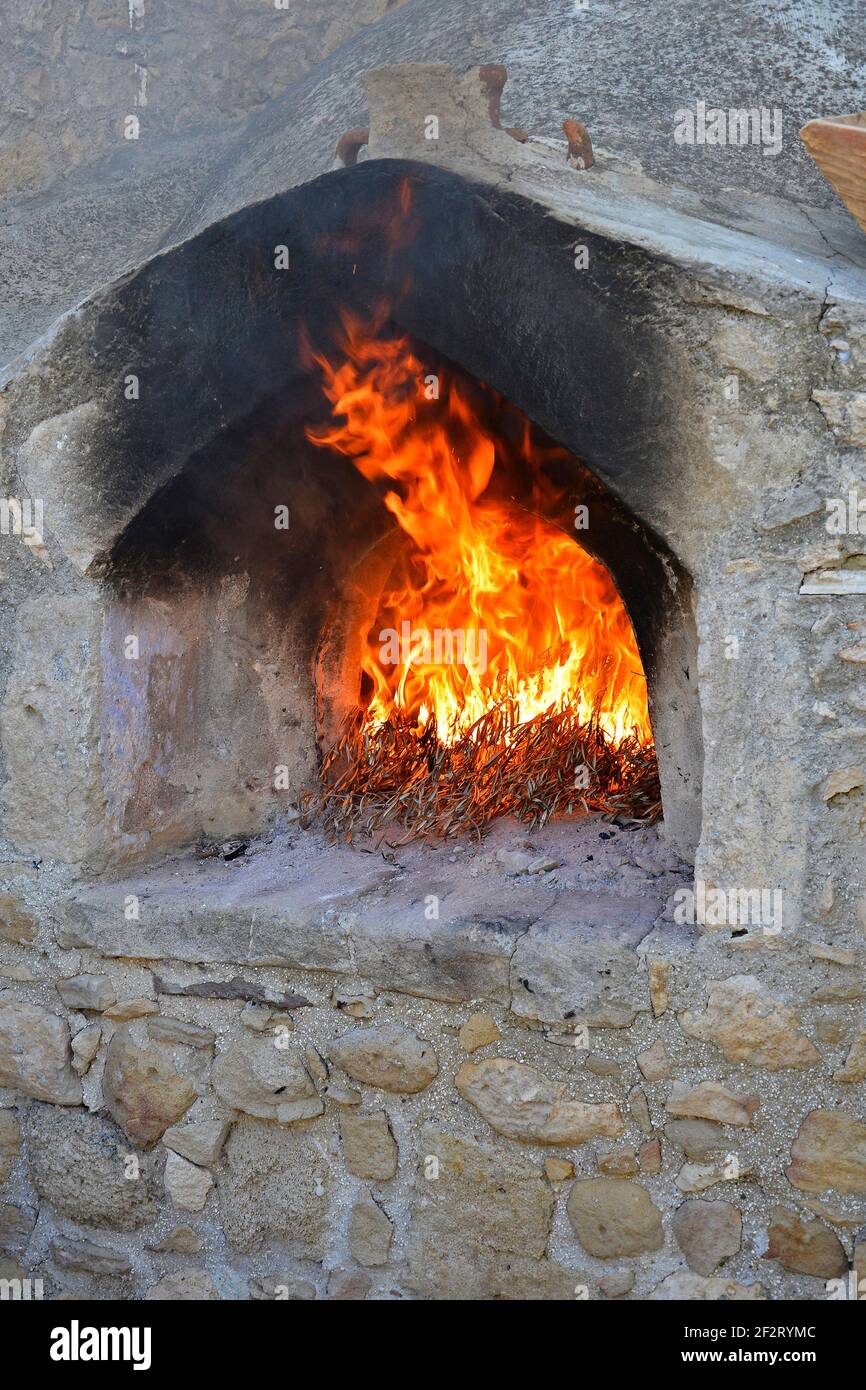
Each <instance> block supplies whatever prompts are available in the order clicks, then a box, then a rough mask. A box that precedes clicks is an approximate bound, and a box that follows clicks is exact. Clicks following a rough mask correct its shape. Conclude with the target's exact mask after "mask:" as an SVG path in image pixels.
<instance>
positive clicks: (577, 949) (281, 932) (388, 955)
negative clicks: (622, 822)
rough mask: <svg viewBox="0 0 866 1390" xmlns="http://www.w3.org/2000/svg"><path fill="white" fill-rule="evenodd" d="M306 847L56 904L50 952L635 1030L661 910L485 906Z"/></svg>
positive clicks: (523, 894)
mask: <svg viewBox="0 0 866 1390" xmlns="http://www.w3.org/2000/svg"><path fill="white" fill-rule="evenodd" d="M315 848H316V852H315V854H314V855H313V856H310V854H309V849H310V846H309V844H305V845H304V847H303V854H304V858H302V857H301V854H300V853H297V852H295V853H294V854H293V853H292V851H290V850H287V849H286V848H285V847H277V846H276V845H271V846H267V847H266V848H264V849H262V850H260V851H259V852H258V853H256V854H254V855H253V856H252V857H251V858H250V859H249V860H248V861H247V862H245V863H242V864H240V865H239V864H238V863H237V861H235V862H234V863H225V862H223V861H222V860H220V859H208V860H194V859H184V860H175V861H172V862H171V863H169V864H166V865H161V866H159V867H157V868H154V869H151V870H148V871H146V872H144V873H142V874H140V875H139V876H137V877H135V878H129V879H125V880H120V881H115V882H111V883H99V884H96V885H92V886H89V887H86V888H81V889H79V890H77V891H76V892H75V893H73V894H71V895H70V896H68V897H66V898H64V899H62V900H61V901H60V902H59V903H58V904H57V905H56V906H55V909H54V918H55V924H56V925H55V934H56V938H57V943H58V945H59V946H61V947H63V948H68V949H80V948H85V949H89V950H93V951H95V952H97V954H99V955H102V956H107V957H122V958H129V959H138V960H152V961H164V960H175V961H184V962H190V963H196V964H204V965H207V964H218V963H219V964H223V963H230V964H237V965H246V966H250V965H253V966H282V967H286V968H289V969H296V970H324V971H328V972H332V973H334V974H352V975H358V976H361V977H362V978H364V979H365V980H369V981H370V982H371V983H373V984H375V985H376V986H378V987H379V988H381V989H387V990H394V991H396V992H398V993H403V994H410V995H417V996H420V997H423V998H428V999H437V1000H442V1001H444V1002H455V1003H456V1002H460V1001H463V1000H469V999H485V1000H489V1001H491V1002H493V1003H500V1004H505V1005H510V1004H511V1001H512V997H513V995H515V994H516V995H517V997H518V998H519V1006H516V1008H515V1011H516V1012H517V1013H518V1015H519V1016H520V1017H521V1018H524V1019H526V1020H527V1021H536V1022H539V1023H542V1024H544V1025H547V1026H554V1027H555V1026H558V1027H566V1028H568V1027H569V1026H573V1023H570V1022H569V1019H570V1018H571V1017H573V1013H574V1011H575V1010H576V1011H578V1012H579V1013H580V1014H581V1016H586V1014H587V1011H593V1010H594V1011H595V1015H596V1020H597V1023H598V1024H599V1025H600V1026H604V1025H605V1021H606V1019H607V1017H608V1014H609V1013H610V1008H609V1006H611V1005H613V1004H615V1005H616V1006H617V1007H619V1006H622V1008H624V1009H625V1010H626V1012H628V1011H629V1010H630V1011H631V1013H630V1017H631V1018H633V1017H634V1012H635V1006H634V1003H633V999H632V990H631V984H632V981H633V979H634V977H635V975H636V972H637V956H636V953H635V948H636V947H637V945H638V943H639V942H640V941H641V940H642V939H643V937H644V936H645V935H646V934H647V933H648V932H649V931H651V930H652V927H653V923H654V922H655V920H656V919H657V918H658V916H659V915H660V913H661V911H662V908H663V905H664V904H663V901H662V900H661V898H660V897H655V896H650V897H647V898H624V897H619V896H617V895H616V894H613V893H599V892H580V891H568V892H566V891H564V890H561V889H560V890H553V889H551V888H547V887H544V886H542V885H539V884H537V883H533V884H531V885H529V884H527V883H526V882H525V880H524V881H523V882H521V881H519V880H507V881H506V882H505V883H504V884H503V885H502V890H501V892H497V893H496V894H495V897H496V901H491V897H492V894H491V888H490V885H489V884H486V883H484V882H483V881H479V880H472V879H471V878H467V876H466V874H465V872H464V871H463V868H462V866H461V865H459V864H456V865H452V864H450V863H449V864H447V865H444V866H443V864H442V863H441V861H437V863H436V867H435V871H432V872H424V871H423V870H422V869H420V868H419V867H417V866H416V867H413V868H412V869H411V870H409V871H401V870H400V869H398V868H397V867H395V866H393V865H390V864H387V863H385V862H384V861H383V860H382V859H381V857H379V856H377V855H368V854H364V853H361V852H358V851H354V850H349V849H341V848H326V847H323V846H316V847H315ZM311 857H312V859H313V862H309V861H310V859H311ZM645 993H646V991H645V989H643V990H642V991H641V994H642V995H643V994H645ZM613 1014H614V1015H616V1009H614V1010H613ZM608 1023H609V1020H608ZM609 1026H610V1024H609ZM612 1026H619V1025H618V1024H617V1023H616V1022H614V1023H613V1024H612Z"/></svg>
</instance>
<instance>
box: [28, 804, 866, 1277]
mask: <svg viewBox="0 0 866 1390" xmlns="http://www.w3.org/2000/svg"><path fill="white" fill-rule="evenodd" d="M302 838H303V837H302ZM573 840H574V835H573V832H572V833H571V842H572V843H573ZM290 841H291V836H290ZM568 843H569V841H568V839H567V838H566V837H564V836H560V837H559V839H554V841H553V842H548V852H547V854H546V856H544V857H543V858H542V857H541V856H539V854H538V849H539V847H540V844H541V842H538V841H536V842H535V844H534V847H533V841H532V840H531V838H530V840H529V841H527V838H526V836H525V835H521V834H519V833H517V832H515V831H514V830H508V829H507V828H504V827H500V828H499V830H498V831H497V832H496V834H495V835H494V837H493V840H492V842H491V843H489V844H487V845H485V846H484V847H482V848H481V849H479V850H478V851H477V852H473V851H471V850H464V851H462V852H461V853H458V854H455V855H454V856H453V857H452V859H453V862H451V863H450V864H448V865H446V866H444V868H443V866H442V865H441V864H440V866H439V867H438V869H437V872H438V874H439V879H440V881H441V880H442V878H443V874H444V875H445V877H446V878H447V879H448V883H447V884H445V885H444V886H442V885H441V882H440V889H439V891H440V892H441V893H442V894H443V897H442V899H441V902H442V913H441V920H439V921H435V920H433V921H431V920H428V918H429V917H430V916H431V913H430V898H429V896H428V895H427V894H425V895H424V896H421V897H419V896H418V895H417V894H416V895H415V902H414V907H413V906H412V905H411V898H412V895H411V894H409V900H408V903H404V905H403V906H402V907H401V908H400V910H399V911H398V912H396V913H395V910H394V904H393V902H392V900H391V899H390V898H389V893H390V892H391V891H392V890H391V889H390V888H389V882H390V880H391V878H393V877H394V876H395V875H396V877H397V878H399V877H400V875H399V874H397V870H396V869H395V868H394V866H393V865H391V866H389V865H388V864H387V863H384V862H383V861H382V860H381V859H379V860H378V864H379V868H378V869H377V868H376V866H375V862H372V863H371V861H370V857H369V856H363V855H361V856H358V855H354V856H353V855H352V853H351V852H350V851H340V852H339V854H342V855H348V857H349V860H351V861H353V862H355V868H354V870H353V871H352V873H353V874H354V878H353V877H352V874H349V876H348V877H345V876H344V877H343V878H342V879H340V882H339V887H338V886H337V884H336V882H335V881H330V882H329V880H328V876H327V874H326V873H325V871H324V870H323V869H321V868H319V869H317V870H316V872H315V874H311V875H310V877H311V878H313V879H314V886H313V887H311V886H310V884H308V883H304V884H301V885H299V886H298V887H297V888H296V889H294V890H280V892H279V893H277V896H276V897H275V896H274V893H273V891H272V892H271V899H270V901H271V907H272V909H273V911H274V912H275V913H276V919H277V920H279V922H280V930H279V931H277V932H274V931H270V933H269V932H268V929H267V927H266V926H265V929H264V938H263V939H261V940H260V938H259V937H258V936H257V937H256V938H255V940H254V939H253V938H252V937H249V932H250V928H249V914H248V913H246V914H245V913H244V912H242V911H240V910H238V909H236V910H235V912H234V915H232V913H231V911H230V910H229V909H228V908H226V909H225V910H224V911H223V914H222V916H221V917H219V918H218V916H217V914H216V909H215V908H214V905H213V902H212V901H211V899H210V896H209V890H207V891H206V890H205V889H204V888H202V889H200V890H199V891H198V893H197V894H195V893H194V894H193V895H192V897H191V898H190V900H189V904H188V906H187V913H186V914H184V913H183V912H182V911H181V910H180V904H181V902H182V899H181V898H180V897H179V896H178V894H179V892H180V889H179V888H178V887H177V883H178V880H177V875H176V873H175V874H174V878H173V879H172V874H173V872H174V869H176V868H177V866H174V868H173V867H172V866H168V870H167V873H166V878H165V879H164V881H163V885H162V886H160V885H159V884H158V883H152V884H151V885H150V887H149V888H147V887H146V886H143V885H142V884H138V885H136V884H135V883H127V884H117V885H113V886H111V885H106V886H105V887H104V888H102V889H101V890H99V891H100V893H101V897H100V898H99V901H98V902H97V900H96V898H95V897H94V896H93V892H91V893H90V896H89V897H88V896H87V895H86V894H85V895H84V898H83V899H81V901H80V902H79V907H78V911H77V912H75V913H74V912H72V911H71V909H70V908H69V906H68V905H61V904H58V905H56V906H55V908H54V909H52V910H50V911H46V912H44V913H42V914H40V920H36V918H34V917H33V916H32V915H31V914H30V913H28V911H27V910H26V909H25V908H24V906H23V905H22V898H21V895H20V892H19V894H18V895H15V894H12V893H7V894H6V895H5V896H4V898H3V900H2V903H0V938H2V945H0V960H2V972H3V976H4V981H3V983H4V988H3V990H2V993H0V1085H2V1087H3V1089H2V1090H0V1104H2V1108H0V1182H2V1188H0V1247H2V1250H3V1252H4V1255H3V1260H2V1264H0V1273H2V1276H3V1277H7V1278H16V1277H17V1278H22V1279H23V1278H30V1279H31V1280H36V1279H39V1280H42V1289H43V1294H44V1296H45V1297H48V1298H58V1297H70V1296H75V1297H83V1296H93V1297H100V1298H104V1297H110V1298H125V1299H128V1298H133V1297H135V1298H138V1297H146V1298H172V1299H201V1298H206V1299H215V1298H223V1299H246V1298H280V1299H285V1298H289V1299H313V1298H331V1299H363V1298H373V1299H389V1298H401V1297H402V1298H406V1297H408V1298H424V1299H440V1298H460V1299H492V1298H500V1299H501V1298H505V1299H569V1300H570V1299H578V1300H583V1299H591V1300H592V1299H597V1298H626V1299H628V1298H633V1299H648V1298H656V1299H657V1298H701V1299H704V1298H711V1299H712V1298H722V1297H724V1298H742V1299H753V1298H768V1299H777V1298H785V1299H790V1298H793V1299H813V1298H820V1299H823V1298H826V1297H829V1296H831V1294H833V1293H834V1291H835V1295H836V1296H839V1291H840V1289H844V1288H845V1287H847V1280H848V1276H849V1270H850V1269H851V1268H852V1267H854V1268H855V1269H857V1271H858V1275H859V1277H860V1278H866V1231H864V1228H866V1111H864V1090H866V1085H864V1083H866V1020H864V1013H863V1009H864V1003H863V999H864V986H863V978H864V977H863V959H864V948H863V944H862V931H860V933H859V938H858V936H857V934H853V935H852V936H851V941H850V944H848V945H844V946H843V945H841V944H838V943H839V941H840V939H841V938H840V934H838V933H831V932H829V931H828V930H827V929H826V927H825V926H824V925H823V924H818V923H816V924H815V925H814V926H813V927H812V928H811V929H810V930H809V931H808V932H807V933H806V934H805V935H804V936H803V937H802V938H801V939H799V940H797V939H791V938H790V937H786V936H785V935H773V934H772V933H766V932H761V931H760V930H757V931H750V932H746V933H745V934H734V933H732V932H730V931H729V930H719V931H715V932H713V931H707V932H705V933H704V934H703V935H698V934H696V933H695V932H694V931H691V930H688V929H686V928H683V927H680V926H677V925H676V924H674V923H672V922H671V921H670V920H665V916H666V917H667V918H668V919H669V917H670V913H669V912H668V913H667V914H664V915H663V916H661V917H660V918H659V920H658V921H657V923H656V925H655V926H653V925H652V920H653V916H654V914H655V912H656V911H657V910H658V909H657V906H656V907H654V906H653V904H654V903H656V904H657V902H658V901H659V900H664V898H665V896H666V895H667V894H668V893H669V891H670V890H671V888H672V887H673V886H674V885H675V883H676V882H677V881H678V880H677V875H678V874H681V873H682V871H683V870H682V866H680V867H678V866H677V864H676V862H675V861H674V860H672V859H671V857H670V852H669V851H667V850H666V849H665V847H664V846H663V844H662V843H661V842H660V841H659V840H658V838H657V836H656V833H655V832H654V831H639V832H619V831H617V830H616V829H615V828H612V827H607V828H605V827H603V826H602V825H600V824H598V825H596V826H595V828H594V829H593V830H592V831H591V832H590V833H589V838H588V839H587V840H585V841H584V842H583V848H584V852H585V851H586V850H591V851H592V855H591V857H590V856H589V855H586V854H585V853H584V854H583V855H582V856H581V859H582V860H584V861H585V862H583V863H582V864H581V865H580V866H578V867H577V868H575V869H572V868H570V867H569V868H566V867H563V865H564V864H565V863H566V861H567V859H568V850H567V849H563V846H566V845H567V844H568ZM527 845H529V848H527ZM551 848H552V850H553V854H552V855H551V853H550V850H551ZM290 850H291V844H290V843H289V844H288V845H287V844H286V842H284V841H281V842H280V843H279V844H276V843H275V844H274V845H273V846H272V847H271V849H270V851H268V850H266V849H263V850H261V854H262V855H264V856H265V858H267V854H268V853H271V854H273V855H275V856H276V857H277V861H278V862H280V863H282V862H283V861H284V860H285V858H286V856H287V855H289V852H290ZM289 857H290V855H289ZM428 858H429V857H428ZM257 859H258V855H256V856H254V857H253V859H252V861H251V862H249V863H247V864H243V863H242V864H238V863H237V861H234V862H228V863H224V862H222V861H217V863H216V864H212V865H211V866H210V867H208V868H206V870H204V871H197V872H206V874H207V875H208V879H207V881H208V882H209V883H210V882H212V881H217V880H220V881H224V882H225V883H226V885H227V886H226V887H225V889H224V890H222V891H224V892H225V893H227V894H228V895H229V898H230V899H232V900H234V901H235V902H237V894H238V891H239V890H238V887H237V884H238V882H240V881H242V880H243V879H244V878H245V877H249V876H250V875H255V874H256V873H258V872H259V870H257V869H256V862H257ZM359 859H360V860H361V861H362V867H358V866H357V862H356V861H357V860H359ZM364 861H366V862H365V863H364ZM557 865H559V866H560V867H559V868H558V869H557V867H556V866H557ZM446 869H447V874H446V873H445V870H446ZM539 871H540V873H539ZM30 872H31V873H33V872H35V871H32V870H31V871H30ZM190 872H192V871H190ZM332 872H333V870H332ZM571 873H574V874H575V875H576V876H577V879H576V881H569V882H564V881H563V880H564V878H565V876H566V874H571ZM359 875H360V877H359ZM26 877H27V871H26V870H25V869H24V868H23V867H22V870H21V873H20V875H19V877H18V880H17V886H18V888H19V890H22V891H23V889H24V888H25V880H26ZM169 881H171V882H173V883H174V887H172V888H170V889H169V888H167V887H166V886H165V885H166V883H169ZM395 881H396V879H395ZM679 881H680V882H683V881H685V880H684V879H683V878H680V879H679ZM449 885H450V886H449ZM575 890H579V892H578V893H577V895H576V893H575ZM94 891H95V890H94ZM168 892H172V893H174V894H175V898H174V908H172V906H171V902H170V901H169V899H167V898H166V896H165V894H166V893H168ZM147 893H149V894H150V896H149V897H148V896H145V895H146V894H147ZM530 893H531V895H533V896H532V900H533V902H534V904H535V907H534V909H530V910H529V914H530V917H532V915H533V912H534V914H535V916H536V918H537V920H535V921H534V922H532V923H531V924H528V922H527V920H521V918H520V914H519V912H517V911H516V909H514V908H513V907H509V906H507V905H508V904H509V903H512V904H513V903H516V902H517V901H518V900H523V899H527V895H529V894H530ZM451 894H456V895H457V896H458V897H459V899H460V901H461V903H462V916H460V915H459V914H458V918H455V917H454V907H453V897H452V896H450V895H451ZM625 894H631V897H626V896H624V895H625ZM139 895H141V896H139ZM520 895H523V899H521V898H520ZM195 901H198V902H199V903H200V907H199V908H198V909H197V912H196V919H197V920H193V919H192V918H191V917H190V915H189V908H190V906H191V904H192V903H193V902H195ZM328 901H330V902H331V903H332V904H333V905H332V906H331V907H330V908H326V906H325V904H326V903H327V902H328ZM401 901H402V899H401ZM317 902H318V903H319V905H320V906H319V909H318V910H319V911H321V912H322V914H323V915H322V918H321V925H320V926H318V927H317V926H316V925H315V921H316V920H317V919H315V917H314V916H311V915H310V914H311V912H312V908H313V907H314V906H315V904H316V903H317ZM473 902H474V907H473V906H472V904H473ZM134 903H138V907H137V908H135V909H133V907H132V904H134ZM448 903H451V904H452V906H451V907H450V908H448V907H447V904H448ZM491 903H497V905H498V906H497V908H496V909H492V908H491V907H490V906H489V904H491ZM578 903H579V905H580V910H581V911H582V912H583V913H584V914H586V913H587V912H589V914H590V917H592V914H593V913H594V920H592V921H589V919H587V920H588V921H589V925H588V926H586V927H584V928H581V927H580V926H579V925H578V924H577V923H576V920H575V915H574V914H575V905H576V904H578ZM641 903H642V907H640V908H639V907H638V905H639V904H641ZM160 904H161V906H160ZM136 912H138V913H139V916H140V920H135V918H136ZM305 913H306V916H304V914H305ZM389 913H390V917H389ZM154 914H156V915H154ZM262 916H266V913H263V912H261V911H258V910H257V911H256V912H254V913H253V918H254V920H257V921H258V920H259V918H260V917H262ZM389 920H390V922H391V926H390V927H388V926H387V923H388V922H389ZM377 921H378V923H379V925H378V926H377V925H376V922H377ZM304 922H306V926H305V925H304ZM626 922H630V923H631V925H630V926H626V925H625V923H626ZM364 923H366V925H364ZM606 923H607V925H605V924H606ZM191 931H198V932H199V933H200V934H201V938H202V940H203V941H204V940H207V941H208V942H209V943H210V944H209V947H208V948H207V951H205V950H203V949H200V950H199V952H198V959H199V960H205V961H206V962H208V963H205V964H196V963H193V961H194V960H195V958H196V957H195V948H193V950H192V951H190V949H189V948H188V947H187V946H185V945H184V944H183V943H184V941H185V940H186V939H187V938H188V937H189V934H190V932H191ZM389 932H390V933H391V934H393V933H394V932H398V933H401V934H402V937H403V939H404V941H405V943H406V944H405V946H404V948H403V951H402V953H401V952H400V949H399V947H398V946H397V945H396V943H394V944H393V945H392V946H391V947H390V949H389V947H388V934H389ZM247 937H249V939H250V945H249V947H247V945H246V942H245V938H247ZM424 941H426V942H427V943H428V944H427V945H426V946H424V945H423V942H424ZM266 942H269V944H266ZM136 943H137V944H136ZM256 943H258V944H256ZM377 944H378V952H377ZM133 953H134V954H133ZM191 956H192V959H191V958H190V957H191ZM232 957H234V958H232ZM281 957H282V959H283V961H284V963H283V964H278V963H273V962H275V961H278V960H279V959H280V958H281ZM268 959H270V962H271V963H263V962H264V961H267V960H268ZM353 960H355V961H356V964H357V962H358V961H360V962H364V964H363V966H362V968H361V969H358V968H353ZM289 961H294V962H297V961H302V962H306V966H307V968H301V967H300V966H299V965H298V964H297V963H293V964H289V963H288V962H289ZM395 961H400V962H401V964H400V968H399V970H398V969H395V966H394V964H393V962H395ZM314 967H315V968H314ZM389 980H393V981H396V988H395V986H394V985H393V984H391V985H389V983H388V981H389ZM832 1280H841V1281H846V1283H845V1284H835V1285H833V1284H829V1285H828V1281H832Z"/></svg>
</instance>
